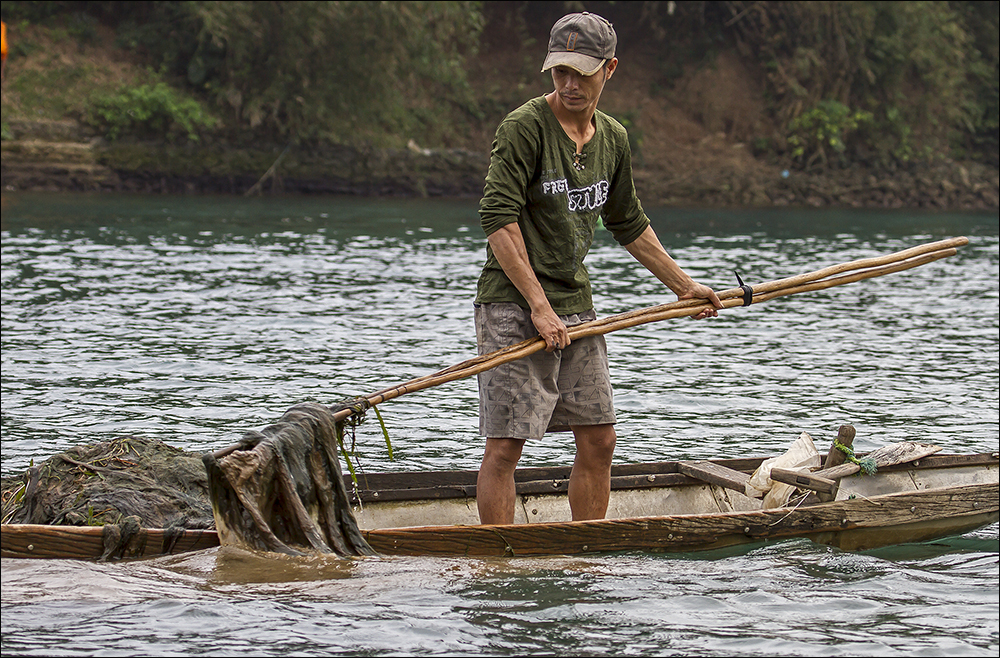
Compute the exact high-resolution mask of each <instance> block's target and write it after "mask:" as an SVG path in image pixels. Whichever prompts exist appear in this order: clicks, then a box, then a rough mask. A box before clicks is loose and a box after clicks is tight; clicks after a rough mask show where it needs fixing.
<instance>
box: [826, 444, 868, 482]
mask: <svg viewBox="0 0 1000 658" xmlns="http://www.w3.org/2000/svg"><path fill="white" fill-rule="evenodd" d="M833 447H834V448H836V449H837V450H839V451H841V452H842V453H844V456H845V457H846V458H847V461H849V462H851V463H852V464H857V465H858V466H859V467H861V472H862V473H864V474H865V475H875V472H876V471H877V470H878V465H877V464H876V463H875V460H874V459H872V458H871V457H862V458H860V459H859V458H858V457H857V456H856V455H855V454H854V448H852V447H851V446H845V445H844V444H843V443H841V442H840V441H839V440H837V439H834V440H833Z"/></svg>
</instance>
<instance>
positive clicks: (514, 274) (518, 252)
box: [487, 224, 549, 312]
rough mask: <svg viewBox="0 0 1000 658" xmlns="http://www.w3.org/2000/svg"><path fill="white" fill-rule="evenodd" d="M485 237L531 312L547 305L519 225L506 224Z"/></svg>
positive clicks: (547, 302)
mask: <svg viewBox="0 0 1000 658" xmlns="http://www.w3.org/2000/svg"><path fill="white" fill-rule="evenodd" d="M487 239H488V240H489V243H490V248H492V249H493V255H494V256H496V259H497V262H498V263H500V267H502V268H503V271H504V274H506V275H507V278H509V279H510V280H511V283H513V284H514V287H515V288H517V290H518V292H520V293H521V295H522V296H523V297H524V299H525V301H527V302H528V306H529V307H531V310H532V312H537V311H540V310H542V309H543V308H545V307H547V306H549V300H548V298H547V297H546V296H545V291H544V290H543V289H542V284H540V283H539V282H538V277H537V276H535V271H534V270H533V269H531V261H530V260H529V259H528V250H527V248H526V247H525V246H524V237H523V236H522V235H521V229H520V227H519V226H518V225H517V224H508V225H506V226H504V227H502V228H500V229H498V230H497V231H495V232H493V233H491V234H490V236H489V238H487Z"/></svg>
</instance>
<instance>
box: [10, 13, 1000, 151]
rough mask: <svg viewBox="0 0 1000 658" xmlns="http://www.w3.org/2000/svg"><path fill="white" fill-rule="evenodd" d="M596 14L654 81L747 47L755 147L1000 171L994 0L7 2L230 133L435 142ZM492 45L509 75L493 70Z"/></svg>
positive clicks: (485, 109) (485, 112) (531, 71)
mask: <svg viewBox="0 0 1000 658" xmlns="http://www.w3.org/2000/svg"><path fill="white" fill-rule="evenodd" d="M580 10H589V11H593V12H596V13H599V14H602V15H604V16H606V17H608V18H610V19H612V20H613V21H614V23H615V27H616V30H617V32H618V34H619V50H620V51H622V52H624V51H626V50H629V51H630V52H633V51H636V50H638V49H642V50H643V51H645V52H646V53H654V57H653V59H652V61H653V64H652V66H651V67H650V69H649V70H648V71H647V72H646V73H647V75H648V77H649V78H650V84H651V86H656V87H658V88H661V89H669V87H670V80H671V79H677V78H678V77H679V76H680V75H682V74H683V72H684V71H685V70H687V69H690V68H692V67H698V66H710V65H711V64H712V62H713V60H714V55H715V54H716V53H718V52H721V51H722V50H724V49H727V48H728V49H731V48H734V47H735V48H736V49H737V51H738V52H739V53H740V54H741V56H742V59H743V61H744V62H745V63H746V64H747V65H748V69H749V70H755V71H758V72H759V74H760V76H761V78H762V79H763V80H764V82H765V88H766V103H767V116H766V118H767V119H768V121H767V124H768V125H770V126H773V134H761V135H759V136H757V139H758V141H759V142H760V143H766V144H771V145H772V147H771V148H773V149H774V150H775V152H776V154H777V155H778V156H780V157H784V158H788V159H793V160H795V161H796V162H798V163H799V164H800V165H801V166H803V167H806V166H825V165H829V166H847V165H850V164H853V163H861V164H866V165H869V166H876V167H890V168H891V167H896V166H899V165H900V164H901V163H905V162H907V161H909V160H914V159H926V158H933V157H937V156H940V155H954V156H958V157H972V158H977V159H980V160H983V161H986V162H988V163H991V164H993V165H997V164H998V162H997V159H998V151H1000V144H998V137H997V132H998V123H1000V121H998V111H1000V110H998V106H1000V93H998V84H1000V82H998V79H1000V75H998V60H1000V56H998V45H997V44H998V42H1000V33H998V13H1000V12H998V2H997V1H996V0H990V1H986V2H974V1H951V2H948V1H943V0H915V1H912V2H889V1H883V0H876V1H868V2H841V1H808V0H783V1H775V0H761V1H753V0H746V1H741V0H714V1H712V0H689V1H684V0H681V1H678V2H669V3H667V2H629V3H623V2H589V1H588V2H579V1H572V2H569V1H564V2H527V1H517V2H482V3H480V2H425V1H412V2H339V1H322V2H321V1H301V2H278V1H275V0H260V1H258V2H250V1H231V2H209V1H205V0H194V1H186V2H178V1H169V0H155V1H146V2H134V1H132V2H130V1H125V0H117V1H104V2H61V1H55V2H18V1H14V0H9V1H5V2H4V3H3V5H2V12H3V15H4V17H5V20H7V21H8V22H10V21H11V20H12V19H14V20H20V21H37V22H49V23H52V22H55V21H58V20H60V19H67V20H66V21H65V25H67V26H68V27H70V26H75V27H73V30H71V32H70V33H71V34H72V35H76V34H78V36H79V37H80V38H84V37H85V36H87V35H88V34H91V33H92V32H93V30H92V29H91V26H92V21H94V20H97V21H100V22H102V23H105V24H110V25H113V26H114V27H115V28H116V34H117V38H118V42H119V45H120V46H122V47H124V48H125V49H127V50H128V51H130V52H133V53H135V54H136V55H137V56H139V57H141V58H142V60H143V62H144V63H145V64H147V65H149V66H151V67H152V68H154V69H156V70H157V72H158V74H159V75H160V76H161V78H162V79H164V80H167V81H168V82H170V84H172V85H173V86H175V87H178V88H180V87H186V89H181V91H182V92H184V94H182V96H179V97H178V98H180V97H183V96H184V95H185V94H194V95H196V96H197V97H198V98H200V100H201V101H203V102H204V103H206V104H207V105H208V106H209V107H210V108H212V113H214V114H216V115H217V116H218V117H219V118H220V119H221V121H222V127H221V128H220V129H219V130H224V131H226V133H227V134H226V136H225V138H226V139H229V140H234V139H243V138H246V139H248V140H250V139H252V140H261V139H264V140H268V141H282V142H291V141H296V140H298V141H315V142H323V141H327V142H336V143H354V144H360V143H368V144H376V145H401V144H405V143H407V142H408V141H409V139H415V140H416V141H417V142H418V143H420V144H424V145H433V146H450V145H455V144H462V143H463V141H464V140H463V138H464V136H465V135H464V134H463V133H466V132H468V133H472V132H474V131H476V130H485V129H484V128H482V127H481V126H478V125H476V124H477V123H478V122H481V121H483V120H484V119H489V121H490V122H492V121H494V120H495V119H494V117H495V116H496V115H497V114H498V113H499V112H500V111H501V110H504V111H507V110H509V109H511V107H510V105H511V103H512V102H514V99H523V96H524V90H525V89H528V88H532V89H534V88H535V85H536V84H537V79H538V78H537V76H538V73H537V68H536V67H537V63H536V60H537V57H536V56H535V53H536V51H540V49H544V43H545V40H546V39H547V36H548V28H549V26H550V25H551V24H552V22H553V21H554V20H555V19H557V18H558V17H559V16H561V15H563V14H565V13H567V12H569V11H580ZM81 16H83V17H84V18H87V20H82V19H81V18H80V17H81ZM69 19H72V20H69ZM68 27H67V29H68ZM91 38H92V37H91ZM480 47H483V48H484V49H485V50H487V51H489V52H490V53H496V54H498V55H500V56H499V57H498V58H497V63H495V64H494V63H492V62H485V63H484V62H481V61H478V60H477V59H476V58H475V55H476V54H477V50H478V49H479V48H480ZM529 50H530V51H531V53H533V55H532V59H531V63H530V65H528V64H527V63H526V62H527V61H528V60H527V59H526V57H527V53H528V51H529ZM504 52H510V53H514V54H515V56H514V57H506V58H505V57H503V53H504ZM499 62H505V63H506V64H505V66H506V68H503V66H504V65H503V64H500V63H499ZM491 66H492V68H491ZM472 71H475V72H476V73H470V72H472ZM470 75H475V76H478V77H476V78H473V79H470V78H469V76H470ZM473 88H475V89H478V90H479V91H480V94H481V96H480V97H476V95H475V94H474V92H473V91H472V89H473ZM145 91H146V93H145V95H144V98H146V99H147V100H149V99H151V98H152V95H151V90H150V89H147V90H145ZM123 95H124V96H128V94H126V93H125V92H124V91H123ZM179 107H180V106H179V105H178V104H176V103H175V104H174V108H175V109H177V108H179ZM831 139H833V140H834V142H833V143H831V141H830V140H831ZM831 156H836V157H831Z"/></svg>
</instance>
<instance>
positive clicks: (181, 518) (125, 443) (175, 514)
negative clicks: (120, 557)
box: [3, 436, 215, 529]
mask: <svg viewBox="0 0 1000 658" xmlns="http://www.w3.org/2000/svg"><path fill="white" fill-rule="evenodd" d="M3 492H4V504H3V521H4V523H39V524H43V525H77V526H79V525H105V526H108V525H117V524H123V525H125V526H128V527H130V528H135V527H144V528H192V529H205V528H212V527H213V526H214V525H215V522H214V519H213V517H212V504H211V501H210V500H209V497H208V478H207V477H206V475H205V468H204V466H203V465H202V462H201V455H200V454H193V453H187V452H184V451H183V450H180V449H179V448H174V447H171V446H169V445H167V444H165V443H163V442H162V441H159V440H157V439H146V438H142V437H138V436H123V437H118V438H115V439H111V440H109V441H102V442H99V443H95V444H92V445H87V446H78V447H75V448H71V449H69V450H67V451H66V452H63V453H60V454H58V455H55V456H53V457H51V458H49V459H48V460H46V461H45V462H43V463H42V464H40V465H38V466H32V467H31V468H29V469H28V470H27V472H26V473H25V474H24V476H23V477H21V478H6V479H5V480H4V483H3Z"/></svg>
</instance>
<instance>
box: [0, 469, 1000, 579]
mask: <svg viewBox="0 0 1000 658" xmlns="http://www.w3.org/2000/svg"><path fill="white" fill-rule="evenodd" d="M762 461H763V459H762V458H756V459H725V460H711V461H699V462H691V461H686V462H685V461H674V462H658V463H646V464H628V465H618V466H615V467H614V468H613V471H612V494H611V503H610V506H609V509H608V514H607V518H606V519H603V520H600V521H575V522H574V521H569V520H568V519H569V516H570V514H569V504H568V501H567V498H566V489H567V484H568V477H569V468H568V467H562V468H525V469H519V470H518V472H517V476H516V479H517V491H518V500H517V508H516V509H517V512H516V519H515V524H514V525H505V526H481V525H478V514H477V511H476V501H475V486H476V485H475V482H476V472H475V471H436V472H411V473H376V474H368V475H366V476H362V477H361V478H360V482H359V485H360V488H359V491H357V492H356V493H355V495H354V510H355V517H356V518H357V521H358V525H359V527H360V528H361V530H362V534H363V535H364V537H365V539H366V540H367V541H368V542H369V544H370V545H371V546H372V548H374V549H375V550H376V551H377V552H378V553H382V554H384V555H436V556H483V557H486V556H498V557H503V556H507V557H520V556H537V555H575V554H586V553H606V552H620V551H640V552H687V551H699V550H709V549H717V548H724V547H728V546H735V545H739V544H747V543H758V542H766V541H774V540H780V539H788V538H796V537H807V538H809V539H811V540H813V541H815V542H818V543H821V544H827V545H831V546H836V547H838V548H841V549H844V550H867V549H872V548H878V547H882V546H887V545H893V544H901V543H908V542H920V541H927V540H931V539H935V538H939V537H944V536H949V535H955V534H961V533H964V532H969V531H971V530H974V529H976V528H979V527H981V526H984V525H987V524H989V523H993V522H996V521H997V520H998V516H1000V514H998V454H997V453H996V452H993V453H983V454H967V455H959V454H935V455H932V456H927V457H923V458H921V459H919V460H917V461H914V462H910V463H904V464H899V465H895V466H888V467H884V468H880V469H879V470H878V472H877V473H876V474H875V475H863V476H851V477H847V478H844V479H842V480H841V481H840V486H839V489H838V491H837V492H836V496H835V498H834V500H831V501H828V502H819V501H818V500H816V498H815V497H813V498H811V499H806V500H804V501H801V502H797V503H796V501H795V499H794V498H793V500H792V503H794V504H789V505H788V506H785V507H779V508H776V509H768V510H763V509H760V501H759V500H757V499H754V498H750V497H747V496H746V495H744V494H743V493H741V492H740V491H739V489H740V486H741V484H742V483H744V482H745V481H746V479H747V478H748V477H749V474H750V473H752V472H753V471H754V470H755V469H756V468H757V467H758V466H759V465H760V464H761V462H762ZM346 479H347V481H348V485H349V488H350V480H349V478H346ZM108 528H111V529H110V530H109V529H108ZM117 532H120V531H119V530H118V529H117V528H116V527H109V526H106V527H76V526H45V525H27V524H24V525H20V524H5V525H3V527H2V557H4V558H46V559H85V560H92V559H99V558H101V557H102V555H103V554H104V553H105V544H106V542H107V543H109V544H110V543H111V542H109V541H108V540H110V539H112V538H113V539H117V536H115V537H111V535H114V534H115V533H117ZM218 543H219V540H218V536H217V534H216V532H215V531H214V530H180V531H170V530H164V529H149V528H144V529H141V530H140V531H139V532H138V533H136V534H135V535H134V536H133V537H132V538H131V539H130V540H129V541H128V542H127V544H126V546H125V548H124V549H121V550H118V551H116V553H115V554H113V555H109V556H105V557H106V558H111V559H114V558H141V557H153V556H157V555H166V554H177V553H184V552H189V551H197V550H201V549H205V548H211V547H214V546H217V545H218Z"/></svg>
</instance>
